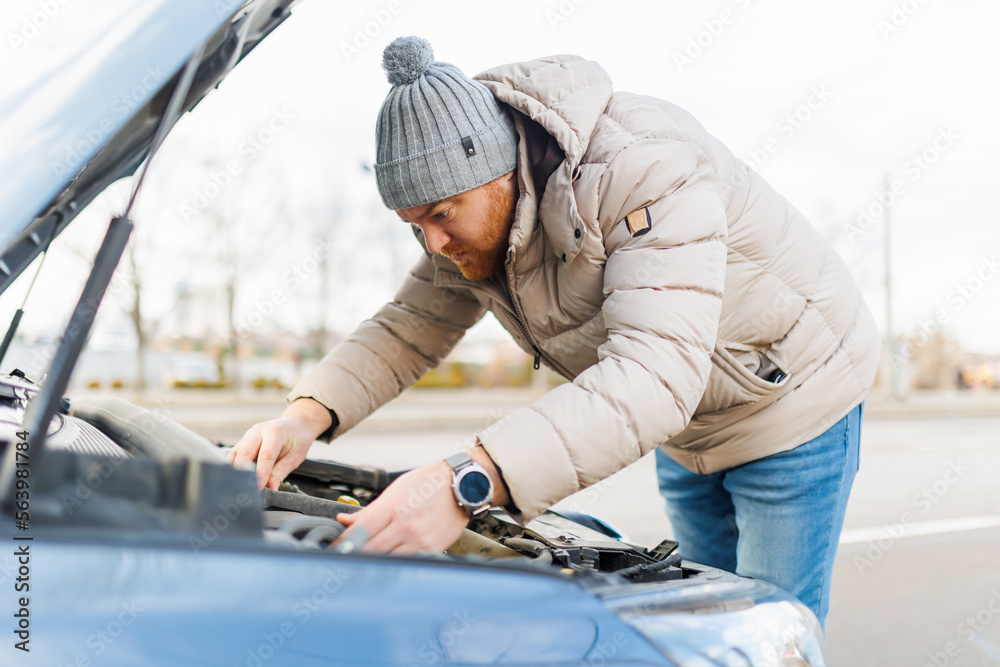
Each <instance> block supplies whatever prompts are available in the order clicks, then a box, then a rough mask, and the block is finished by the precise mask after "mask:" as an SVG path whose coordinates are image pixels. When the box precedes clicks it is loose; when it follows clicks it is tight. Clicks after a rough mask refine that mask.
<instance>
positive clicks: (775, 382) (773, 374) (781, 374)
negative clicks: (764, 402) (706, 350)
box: [695, 341, 788, 415]
mask: <svg viewBox="0 0 1000 667" xmlns="http://www.w3.org/2000/svg"><path fill="white" fill-rule="evenodd" d="M787 382H788V374H787V373H786V372H785V371H784V370H783V369H781V368H780V367H779V366H778V365H777V364H776V363H775V362H774V360H773V359H771V358H770V357H769V356H768V355H767V354H766V353H765V352H761V351H758V350H753V349H741V348H739V347H733V344H729V343H726V342H724V341H720V342H718V343H716V346H715V351H714V352H713V353H712V370H711V372H710V373H709V376H708V386H707V387H706V388H705V393H704V394H703V395H702V397H701V402H700V403H699V404H698V408H697V409H696V410H695V415H704V414H710V413H713V412H720V411H722V410H729V409H731V408H735V407H738V406H741V405H748V404H750V403H756V402H757V401H759V400H760V399H762V398H764V397H765V396H767V395H768V394H770V393H772V392H773V391H775V390H777V389H779V388H780V387H783V386H784V385H785V384H786V383H787Z"/></svg>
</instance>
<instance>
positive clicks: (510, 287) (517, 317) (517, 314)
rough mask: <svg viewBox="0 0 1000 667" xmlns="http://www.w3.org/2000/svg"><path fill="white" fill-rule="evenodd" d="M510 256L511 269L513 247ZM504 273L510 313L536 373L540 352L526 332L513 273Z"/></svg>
mask: <svg viewBox="0 0 1000 667" xmlns="http://www.w3.org/2000/svg"><path fill="white" fill-rule="evenodd" d="M510 256H511V262H510V265H511V267H513V265H514V262H513V258H514V246H513V245H511V246H510ZM505 268H506V267H505ZM506 273H507V295H508V296H509V297H510V304H511V305H512V306H513V307H514V312H513V313H512V314H513V315H514V321H515V322H517V326H518V328H520V329H521V333H522V334H524V338H525V340H527V341H528V344H529V345H531V349H532V350H533V351H534V352H535V363H534V364H533V366H532V368H534V369H535V370H536V371H537V370H538V369H539V368H541V366H542V352H541V350H540V349H539V348H538V345H537V344H536V343H535V340H534V339H533V338H532V337H531V333H530V332H529V331H528V325H527V324H526V322H525V319H526V318H525V317H524V313H523V312H522V311H521V306H520V304H519V303H518V301H517V293H516V292H515V291H514V271H513V270H509V271H506ZM549 361H551V360H549ZM553 365H554V366H559V364H553Z"/></svg>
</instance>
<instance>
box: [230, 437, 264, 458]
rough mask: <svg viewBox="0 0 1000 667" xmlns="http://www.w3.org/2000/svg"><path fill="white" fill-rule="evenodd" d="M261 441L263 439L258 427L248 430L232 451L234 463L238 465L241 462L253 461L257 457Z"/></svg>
mask: <svg viewBox="0 0 1000 667" xmlns="http://www.w3.org/2000/svg"><path fill="white" fill-rule="evenodd" d="M261 442H262V439H261V436H260V431H259V430H258V429H256V428H252V429H250V430H249V431H247V432H246V434H245V435H244V436H243V438H242V439H241V440H240V441H239V442H237V443H236V446H235V447H233V449H232V450H231V451H230V454H231V455H232V459H231V461H232V462H233V465H238V464H240V463H252V462H253V460H254V459H255V458H257V452H258V451H260V445H261Z"/></svg>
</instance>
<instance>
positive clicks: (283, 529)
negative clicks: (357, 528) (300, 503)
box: [277, 516, 346, 549]
mask: <svg viewBox="0 0 1000 667" xmlns="http://www.w3.org/2000/svg"><path fill="white" fill-rule="evenodd" d="M345 529H346V526H344V525H343V524H341V523H340V522H339V521H334V520H333V519H328V518H326V517H319V516H300V517H296V518H294V519H292V520H290V521H286V522H285V523H284V524H282V525H281V526H280V527H279V528H278V530H277V532H278V533H279V534H282V535H288V536H289V537H292V538H293V539H295V540H297V541H298V542H299V543H300V544H302V545H304V546H308V547H312V548H315V549H321V548H323V547H324V546H329V545H330V544H331V543H332V542H333V541H334V540H336V539H337V538H338V537H340V535H341V534H342V533H343V532H344V530H345Z"/></svg>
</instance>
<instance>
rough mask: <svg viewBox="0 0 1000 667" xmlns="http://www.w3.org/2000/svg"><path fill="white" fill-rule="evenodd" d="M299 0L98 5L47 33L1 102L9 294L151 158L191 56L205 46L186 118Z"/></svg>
mask: <svg viewBox="0 0 1000 667" xmlns="http://www.w3.org/2000/svg"><path fill="white" fill-rule="evenodd" d="M296 1H297V0H117V1H116V2H113V3H101V2H95V1H91V2H86V3H77V4H74V5H72V6H70V7H66V8H63V9H62V10H61V11H62V12H65V13H66V14H67V15H66V16H63V17H58V18H60V19H62V20H61V21H56V20H52V21H50V25H47V26H43V27H42V28H38V29H36V31H35V32H36V33H37V34H32V35H30V37H31V39H32V40H33V41H32V43H31V44H26V45H25V48H26V49H27V48H30V49H31V57H30V58H29V59H28V60H27V62H25V63H23V64H21V66H20V67H18V68H17V72H16V73H15V74H10V73H8V74H5V75H4V78H5V79H6V80H7V81H8V85H7V86H5V87H6V88H7V89H6V90H4V91H3V92H0V146H3V147H4V150H3V151H2V153H0V174H3V178H0V292H2V291H3V290H5V289H7V287H9V286H10V284H11V283H12V282H13V281H14V280H15V279H16V278H17V277H18V276H19V275H20V274H21V272H22V271H23V270H24V269H25V268H26V267H27V266H28V264H30V263H31V261H32V260H33V259H34V258H35V257H36V256H38V254H39V253H40V252H41V251H42V250H43V249H44V248H45V247H46V246H47V245H48V243H49V242H50V241H51V240H52V239H53V238H55V236H57V235H58V234H59V233H60V232H61V231H62V230H63V229H64V228H65V227H66V225H68V224H69V223H70V221H72V220H73V218H74V217H75V216H76V215H77V214H78V213H79V212H80V211H81V210H82V209H83V208H85V207H86V206H87V204H89V203H90V202H91V200H93V199H94V197H96V196H97V195H98V194H99V193H100V192H101V191H102V190H104V188H106V187H107V186H108V185H109V184H111V183H112V182H114V181H116V180H117V179H119V178H122V177H123V176H128V175H130V174H132V173H134V172H135V170H136V168H137V167H138V166H139V165H140V164H141V163H142V161H143V160H144V159H146V157H147V156H148V155H149V151H150V147H151V144H152V142H153V139H154V134H155V133H156V130H157V126H158V124H159V123H160V120H161V118H162V117H163V115H164V112H165V110H166V108H167V105H168V102H169V100H170V97H171V93H172V92H173V90H174V88H175V87H176V85H177V83H178V81H179V80H180V78H181V71H182V70H183V68H184V66H185V64H186V63H187V61H188V60H189V59H190V58H191V57H192V54H194V53H196V52H197V51H198V50H199V48H200V47H201V46H202V45H205V48H204V53H203V56H202V59H201V62H200V64H199V66H198V69H197V71H196V73H195V75H194V80H193V82H192V84H191V87H190V89H189V90H188V93H187V95H186V97H185V99H184V101H183V104H182V106H181V112H183V111H189V110H191V109H192V108H193V107H194V106H195V105H196V104H197V103H198V102H199V101H200V100H201V99H202V98H203V97H204V96H205V95H206V94H207V93H208V92H209V91H210V90H211V89H212V88H214V87H215V86H216V85H218V83H219V82H220V81H221V80H222V79H223V78H224V77H225V76H226V74H228V73H229V71H230V70H232V68H233V67H234V66H235V65H236V63H238V62H240V61H241V60H242V59H243V58H244V57H246V55H247V54H248V53H249V52H250V51H252V50H253V49H254V47H256V45H257V44H258V43H259V42H260V41H261V40H262V39H264V37H266V36H267V35H268V34H270V32H271V31H272V30H274V28H276V27H277V26H278V25H279V24H280V23H281V22H282V21H284V20H285V19H286V18H287V17H288V16H289V10H290V7H291V5H293V4H295V2H296ZM30 5H31V6H30V9H32V10H35V9H37V7H35V5H34V3H30ZM26 6H27V5H26ZM70 12H74V14H73V15H72V16H70V15H69V13H70ZM178 116H179V114H178ZM175 121H176V117H175V118H173V119H172V122H175Z"/></svg>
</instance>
